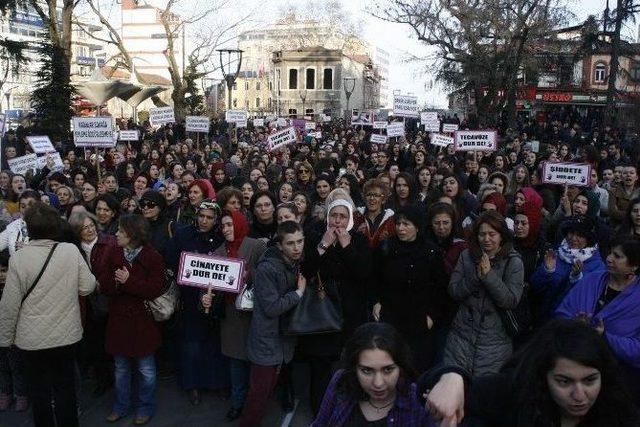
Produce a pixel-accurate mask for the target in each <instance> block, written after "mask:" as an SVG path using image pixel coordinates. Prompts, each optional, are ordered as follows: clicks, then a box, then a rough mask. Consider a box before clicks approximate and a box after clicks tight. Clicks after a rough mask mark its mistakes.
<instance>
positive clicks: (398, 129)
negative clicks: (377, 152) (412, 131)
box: [387, 122, 404, 138]
mask: <svg viewBox="0 0 640 427" xmlns="http://www.w3.org/2000/svg"><path fill="white" fill-rule="evenodd" d="M387 136H388V137H390V138H391V137H396V136H404V123H402V122H393V123H389V124H388V125H387Z"/></svg>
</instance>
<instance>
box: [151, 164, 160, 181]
mask: <svg viewBox="0 0 640 427" xmlns="http://www.w3.org/2000/svg"><path fill="white" fill-rule="evenodd" d="M149 176H150V177H151V179H158V177H159V176H160V170H158V166H157V165H151V166H150V167H149Z"/></svg>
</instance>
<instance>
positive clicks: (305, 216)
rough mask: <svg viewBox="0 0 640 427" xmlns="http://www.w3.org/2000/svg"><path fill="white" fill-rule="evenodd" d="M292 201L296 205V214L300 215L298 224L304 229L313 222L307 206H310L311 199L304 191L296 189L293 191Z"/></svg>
mask: <svg viewBox="0 0 640 427" xmlns="http://www.w3.org/2000/svg"><path fill="white" fill-rule="evenodd" d="M292 200H293V203H295V204H296V206H297V207H298V215H300V224H302V227H303V228H304V229H305V230H306V229H307V227H308V226H309V225H310V224H312V223H313V222H314V219H313V218H311V215H309V208H310V206H311V200H309V196H307V195H306V193H302V192H299V191H296V192H295V193H293V198H292Z"/></svg>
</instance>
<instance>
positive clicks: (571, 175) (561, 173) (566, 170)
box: [542, 162, 591, 187]
mask: <svg viewBox="0 0 640 427" xmlns="http://www.w3.org/2000/svg"><path fill="white" fill-rule="evenodd" d="M590 180H591V165H590V164H588V163H558V162H555V163H554V162H544V163H543V166H542V182H543V183H544V184H567V185H573V186H577V187H587V186H588V185H589V182H590Z"/></svg>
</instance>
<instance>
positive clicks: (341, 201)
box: [327, 199, 353, 231]
mask: <svg viewBox="0 0 640 427" xmlns="http://www.w3.org/2000/svg"><path fill="white" fill-rule="evenodd" d="M337 206H344V207H345V208H347V210H348V211H349V223H348V224H347V229H346V230H347V231H351V229H352V228H353V205H352V204H351V203H349V201H348V200H344V199H336V200H334V201H333V202H331V203H330V204H329V207H328V208H327V218H329V215H330V214H331V209H333V208H335V207H337ZM327 228H329V221H327Z"/></svg>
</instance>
